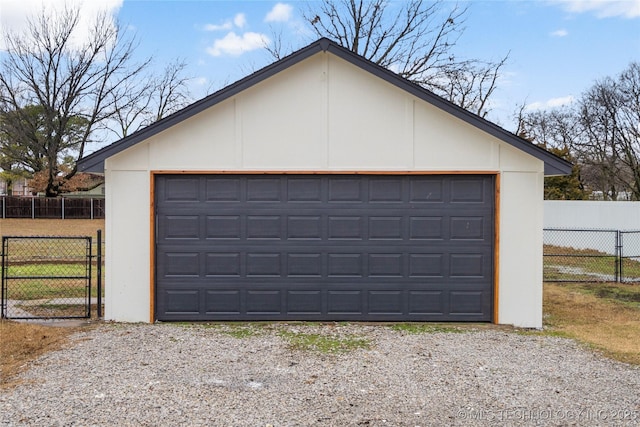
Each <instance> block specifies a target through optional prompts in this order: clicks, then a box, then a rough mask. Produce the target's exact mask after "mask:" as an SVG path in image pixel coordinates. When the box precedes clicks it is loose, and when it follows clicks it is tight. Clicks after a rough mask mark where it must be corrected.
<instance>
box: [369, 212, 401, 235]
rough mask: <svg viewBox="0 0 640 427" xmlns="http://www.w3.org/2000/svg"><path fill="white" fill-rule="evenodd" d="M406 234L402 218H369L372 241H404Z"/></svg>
mask: <svg viewBox="0 0 640 427" xmlns="http://www.w3.org/2000/svg"><path fill="white" fill-rule="evenodd" d="M404 233H405V229H404V218H403V217H402V216H370V217H369V239H371V240H379V239H382V240H402V239H403V238H404Z"/></svg>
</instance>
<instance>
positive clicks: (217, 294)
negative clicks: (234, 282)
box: [204, 289, 242, 315]
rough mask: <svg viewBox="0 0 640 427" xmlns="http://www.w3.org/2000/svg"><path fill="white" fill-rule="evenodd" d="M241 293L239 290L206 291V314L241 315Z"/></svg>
mask: <svg viewBox="0 0 640 427" xmlns="http://www.w3.org/2000/svg"><path fill="white" fill-rule="evenodd" d="M240 296H241V292H240V290H238V289H220V290H212V289H209V290H207V291H205V307H204V310H205V313H206V314H209V315H240V314H242V308H241V298H240Z"/></svg>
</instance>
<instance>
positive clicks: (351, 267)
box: [328, 253, 364, 277]
mask: <svg viewBox="0 0 640 427" xmlns="http://www.w3.org/2000/svg"><path fill="white" fill-rule="evenodd" d="M328 261H329V262H328V276H329V277H363V276H364V257H363V255H362V254H361V253H338V254H336V253H332V254H329V255H328Z"/></svg>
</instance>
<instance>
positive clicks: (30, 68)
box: [0, 8, 148, 196]
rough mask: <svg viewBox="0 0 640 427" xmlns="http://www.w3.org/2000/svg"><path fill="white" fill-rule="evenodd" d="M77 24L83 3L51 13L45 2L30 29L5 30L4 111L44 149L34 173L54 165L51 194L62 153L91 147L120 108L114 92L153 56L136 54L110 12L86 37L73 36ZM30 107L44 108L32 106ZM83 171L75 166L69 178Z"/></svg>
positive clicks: (22, 134) (25, 139) (0, 85)
mask: <svg viewBox="0 0 640 427" xmlns="http://www.w3.org/2000/svg"><path fill="white" fill-rule="evenodd" d="M78 24H79V10H78V9H67V8H65V9H63V10H57V11H55V12H54V13H53V14H50V13H47V12H46V10H45V9H44V8H43V9H42V11H41V12H40V14H39V15H37V16H35V17H34V18H31V19H29V20H28V26H27V30H26V31H25V32H24V33H19V34H18V33H5V34H4V35H3V36H4V39H5V42H6V46H7V52H6V54H5V55H4V57H3V60H2V72H1V73H0V112H1V113H2V114H3V116H4V118H5V123H6V120H9V118H11V117H15V118H16V120H14V121H13V123H12V128H11V137H12V138H14V139H15V141H18V142H19V143H20V144H24V145H26V146H31V151H33V152H35V153H38V155H41V156H42V164H41V165H31V166H30V168H31V172H33V173H35V172H39V171H40V170H46V171H47V186H46V195H47V196H55V195H57V194H58V193H59V183H60V179H59V178H60V177H59V175H60V173H61V171H60V168H59V165H60V161H61V157H62V156H64V155H69V154H70V153H71V152H73V153H75V158H76V159H79V158H81V157H82V156H83V155H84V152H85V149H86V146H87V144H88V143H89V142H90V141H91V135H92V133H93V132H94V130H95V128H96V127H97V126H98V125H99V124H100V123H102V122H103V121H104V120H106V119H108V118H110V117H112V116H113V115H114V113H115V108H114V107H115V105H114V103H113V100H114V99H117V98H119V96H120V95H121V94H122V93H123V91H124V90H125V88H126V85H127V83H128V82H130V81H131V80H134V79H136V78H139V76H141V73H142V71H143V70H144V69H145V67H146V65H147V63H148V61H143V62H141V63H136V62H135V61H134V59H133V53H134V50H135V47H136V43H135V41H134V40H133V39H125V38H123V36H122V32H121V31H120V29H119V28H118V27H117V26H115V25H113V24H112V22H111V20H110V19H107V16H106V14H102V15H100V16H99V17H98V18H97V19H96V21H95V22H94V23H93V25H92V27H91V30H90V34H89V37H88V38H87V39H86V40H84V41H82V42H81V43H79V42H78V41H77V40H74V38H73V36H74V31H75V30H76V28H77V27H78ZM30 107H35V108H37V109H39V110H40V113H39V114H35V115H34V114H29V111H30ZM34 119H37V120H38V121H39V123H37V125H36V124H35V123H34ZM80 124H81V126H80V127H78V125H80ZM34 129H37V132H34ZM76 172H77V169H76V168H75V167H73V168H72V169H71V170H70V171H68V172H67V173H66V174H64V178H65V179H70V178H71V177H72V176H73V175H75V174H76Z"/></svg>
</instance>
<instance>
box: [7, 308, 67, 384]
mask: <svg viewBox="0 0 640 427" xmlns="http://www.w3.org/2000/svg"><path fill="white" fill-rule="evenodd" d="M76 331H77V328H69V327H54V326H42V325H36V324H29V323H18V322H11V321H8V320H0V337H2V338H1V339H0V390H1V389H3V388H8V387H10V386H13V385H16V384H18V383H19V382H18V381H17V380H16V376H17V375H18V374H19V373H20V372H22V371H23V370H24V369H26V368H27V367H28V365H29V362H31V361H32V360H34V359H36V358H37V357H39V356H41V355H42V354H44V353H47V352H49V351H53V350H58V349H60V348H62V347H63V346H64V345H65V344H66V343H67V341H68V337H69V335H71V334H72V333H74V332H76Z"/></svg>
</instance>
